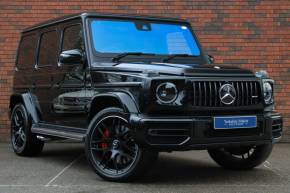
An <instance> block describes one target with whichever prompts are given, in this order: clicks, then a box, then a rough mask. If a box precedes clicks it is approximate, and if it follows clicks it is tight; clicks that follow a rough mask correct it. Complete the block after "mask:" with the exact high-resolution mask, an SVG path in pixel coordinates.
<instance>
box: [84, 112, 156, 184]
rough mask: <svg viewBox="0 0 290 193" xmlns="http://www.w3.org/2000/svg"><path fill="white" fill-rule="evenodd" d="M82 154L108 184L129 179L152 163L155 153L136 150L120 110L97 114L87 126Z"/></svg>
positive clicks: (124, 116)
mask: <svg viewBox="0 0 290 193" xmlns="http://www.w3.org/2000/svg"><path fill="white" fill-rule="evenodd" d="M89 129H90V132H89V134H88V135H87V137H86V155H87V159H88V161H89V163H90V164H91V165H92V167H93V169H94V170H95V172H96V173H97V174H98V175H99V176H101V177H102V178H104V179H105V180H109V181H128V180H133V179H134V178H136V177H139V176H140V175H141V174H143V173H144V172H145V171H146V170H147V168H148V167H149V165H152V163H153V162H155V161H156V159H157V156H158V152H154V151H149V150H146V149H143V148H141V147H139V146H138V145H137V144H136V142H135V141H134V139H133V137H132V133H131V130H130V125H129V123H128V120H127V117H126V115H125V114H124V113H123V111H122V109H120V108H114V107H112V108H107V109H105V110H102V111H101V112H100V113H98V114H97V115H96V116H95V117H94V118H93V120H92V121H91V124H90V126H89Z"/></svg>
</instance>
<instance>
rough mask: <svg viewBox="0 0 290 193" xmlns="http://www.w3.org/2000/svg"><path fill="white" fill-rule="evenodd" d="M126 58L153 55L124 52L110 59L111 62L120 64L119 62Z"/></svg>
mask: <svg viewBox="0 0 290 193" xmlns="http://www.w3.org/2000/svg"><path fill="white" fill-rule="evenodd" d="M126 56H155V54H150V53H143V52H124V53H122V54H118V55H116V56H114V57H113V58H112V62H120V60H121V59H122V58H124V57H126Z"/></svg>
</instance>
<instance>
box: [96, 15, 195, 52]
mask: <svg viewBox="0 0 290 193" xmlns="http://www.w3.org/2000/svg"><path fill="white" fill-rule="evenodd" d="M91 30H92V36H93V38H92V39H93V45H94V47H95V50H96V51H97V52H100V53H123V52H143V53H154V54H160V55H169V54H189V55H195V56H199V55H200V49H199V47H198V45H197V43H196V40H195V38H194V36H193V35H192V33H191V31H190V29H189V26H187V25H184V24H178V23H176V24H172V23H157V22H140V21H139V22H134V21H114V20H112V21H110V20H93V21H92V22H91Z"/></svg>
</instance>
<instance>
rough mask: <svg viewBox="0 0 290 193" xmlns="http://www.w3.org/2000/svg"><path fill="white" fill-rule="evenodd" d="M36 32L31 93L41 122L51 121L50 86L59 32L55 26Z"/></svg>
mask: <svg viewBox="0 0 290 193" xmlns="http://www.w3.org/2000/svg"><path fill="white" fill-rule="evenodd" d="M38 33H39V34H38V36H39V41H38V52H37V61H36V64H35V66H34V71H33V72H32V74H33V81H32V82H33V83H32V93H33V94H34V95H35V96H36V98H37V100H38V103H39V106H40V111H41V115H42V117H41V119H42V122H46V123H52V122H53V117H52V116H51V115H52V114H51V110H52V109H51V99H52V87H53V76H54V72H55V66H57V60H58V54H59V42H60V34H59V32H58V29H57V27H56V26H51V27H48V28H44V29H42V30H40V31H39V32H38Z"/></svg>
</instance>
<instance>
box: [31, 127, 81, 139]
mask: <svg viewBox="0 0 290 193" xmlns="http://www.w3.org/2000/svg"><path fill="white" fill-rule="evenodd" d="M31 132H32V133H35V134H39V135H44V136H48V137H59V138H64V139H73V140H77V141H84V140H85V136H86V132H87V130H86V129H81V128H75V127H64V126H59V125H50V124H44V123H38V124H33V125H32V128H31Z"/></svg>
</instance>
